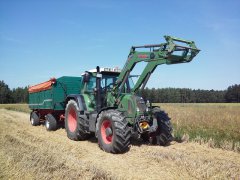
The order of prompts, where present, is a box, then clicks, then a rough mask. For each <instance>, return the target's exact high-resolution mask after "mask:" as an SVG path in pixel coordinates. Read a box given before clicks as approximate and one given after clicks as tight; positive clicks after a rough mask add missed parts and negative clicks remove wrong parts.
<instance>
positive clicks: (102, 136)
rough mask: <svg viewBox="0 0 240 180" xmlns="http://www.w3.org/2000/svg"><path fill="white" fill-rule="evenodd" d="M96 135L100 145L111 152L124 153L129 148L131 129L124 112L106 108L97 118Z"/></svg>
mask: <svg viewBox="0 0 240 180" xmlns="http://www.w3.org/2000/svg"><path fill="white" fill-rule="evenodd" d="M96 127H97V131H96V136H97V138H98V144H99V147H100V148H101V149H102V150H104V151H106V152H109V153H114V154H116V153H123V152H126V151H127V150H128V149H129V145H130V136H131V130H130V128H129V126H128V122H127V120H126V118H125V117H124V116H123V114H122V113H121V112H119V111H117V110H106V111H103V112H101V113H100V114H99V117H98V119H97V125H96Z"/></svg>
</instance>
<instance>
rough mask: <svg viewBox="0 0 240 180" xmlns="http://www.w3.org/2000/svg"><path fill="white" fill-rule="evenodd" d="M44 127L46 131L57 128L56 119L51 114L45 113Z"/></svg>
mask: <svg viewBox="0 0 240 180" xmlns="http://www.w3.org/2000/svg"><path fill="white" fill-rule="evenodd" d="M45 127H46V129H47V131H55V130H56V129H57V120H56V119H55V117H54V116H53V115H52V114H47V115H46V120H45Z"/></svg>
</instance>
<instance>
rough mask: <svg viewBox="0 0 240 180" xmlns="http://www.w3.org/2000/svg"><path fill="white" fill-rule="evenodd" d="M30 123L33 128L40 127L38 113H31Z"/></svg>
mask: <svg viewBox="0 0 240 180" xmlns="http://www.w3.org/2000/svg"><path fill="white" fill-rule="evenodd" d="M30 122H31V124H32V126H38V125H40V120H39V116H38V115H37V113H36V112H34V111H33V112H31V114H30Z"/></svg>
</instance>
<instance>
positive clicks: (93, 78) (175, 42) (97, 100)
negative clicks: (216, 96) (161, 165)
mask: <svg viewBox="0 0 240 180" xmlns="http://www.w3.org/2000/svg"><path fill="white" fill-rule="evenodd" d="M164 37H165V39H166V42H165V43H162V44H153V45H144V46H133V47H132V48H131V50H130V53H129V55H128V58H127V61H126V63H125V65H124V67H123V69H122V70H119V69H113V68H100V67H97V68H96V69H93V70H90V71H86V72H85V73H83V74H82V77H81V78H80V79H79V80H78V79H76V78H75V81H76V82H78V84H79V86H78V88H76V87H75V89H76V90H75V91H73V90H72V85H68V84H69V82H70V81H71V79H70V80H69V79H68V78H65V79H66V80H65V82H63V80H62V81H61V82H59V83H58V80H57V81H54V84H53V85H52V86H56V87H59V88H61V87H62V89H63V90H62V94H63V95H62V97H64V99H63V98H62V100H61V98H58V102H57V103H56V104H54V103H53V104H54V105H53V108H52V109H51V110H49V111H46V110H44V111H41V109H36V108H35V109H34V108H32V109H33V112H32V113H31V114H33V115H32V116H31V117H30V119H33V120H34V117H35V118H37V117H38V119H39V117H44V116H43V115H40V114H41V113H40V112H43V113H45V114H47V116H48V117H50V115H49V114H51V118H47V119H46V120H47V121H50V120H51V119H52V117H55V119H60V120H64V122H65V129H66V132H67V136H68V137H69V138H70V139H72V140H85V139H87V138H89V136H90V135H91V134H95V136H96V137H97V139H98V144H99V146H100V148H101V149H103V150H104V151H106V152H110V153H122V152H126V151H127V150H128V149H129V145H130V143H131V142H130V138H131V137H132V136H133V135H138V137H141V138H142V139H143V140H144V141H148V142H149V143H151V144H158V145H163V146H165V145H168V144H169V143H170V142H171V141H172V139H173V137H172V125H171V122H170V118H169V117H168V115H167V114H166V113H165V112H164V111H162V110H161V109H160V108H159V107H156V106H152V105H151V103H149V102H148V101H146V100H144V99H143V98H142V97H139V96H138V92H139V90H141V89H144V87H145V85H146V84H147V81H148V79H149V78H150V76H151V74H152V73H153V72H154V70H155V69H156V68H157V66H158V65H162V64H167V65H172V64H179V63H187V62H190V61H192V59H193V58H194V57H195V56H196V55H197V54H198V53H199V51H200V50H199V49H198V48H197V47H196V46H195V43H194V42H193V41H186V40H183V39H179V38H174V37H171V36H164ZM179 43H180V44H181V45H179ZM143 49H144V50H143ZM138 50H143V51H138ZM146 50H147V51H146ZM139 62H147V64H146V67H145V68H144V69H143V71H142V73H141V74H140V76H139V78H138V80H137V81H136V83H135V85H134V84H133V83H132V80H131V77H132V75H131V72H132V70H133V69H134V67H135V65H136V64H137V63H139ZM64 83H65V84H64ZM67 83H68V84H67ZM75 84H76V83H75ZM56 92H58V93H59V92H60V91H59V90H57V91H56ZM52 94H53V95H54V93H52ZM30 95H31V94H30ZM56 97H57V94H56ZM47 100H48V101H49V99H47ZM44 101H45V100H44ZM44 101H43V104H44ZM55 105H56V106H55ZM57 105H59V108H58V109H59V111H56V110H54V108H55V107H58V106H57ZM60 105H61V107H60ZM33 106H34V105H33ZM33 106H32V107H33ZM63 108H64V111H63V110H62V109H63ZM36 115H38V116H36ZM38 119H37V120H38ZM50 124H51V123H50ZM52 124H53V123H52Z"/></svg>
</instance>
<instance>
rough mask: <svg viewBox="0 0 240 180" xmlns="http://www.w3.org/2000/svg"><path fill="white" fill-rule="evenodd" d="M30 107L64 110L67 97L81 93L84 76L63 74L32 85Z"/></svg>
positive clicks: (33, 108)
mask: <svg viewBox="0 0 240 180" xmlns="http://www.w3.org/2000/svg"><path fill="white" fill-rule="evenodd" d="M30 88H32V91H30V93H29V108H30V109H31V110H45V111H47V110H49V111H64V110H65V106H66V104H65V101H66V97H67V96H69V95H70V94H80V90H81V89H82V77H70V76H63V77H60V78H57V79H51V80H49V81H47V82H44V83H41V84H37V85H35V86H32V87H30Z"/></svg>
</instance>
